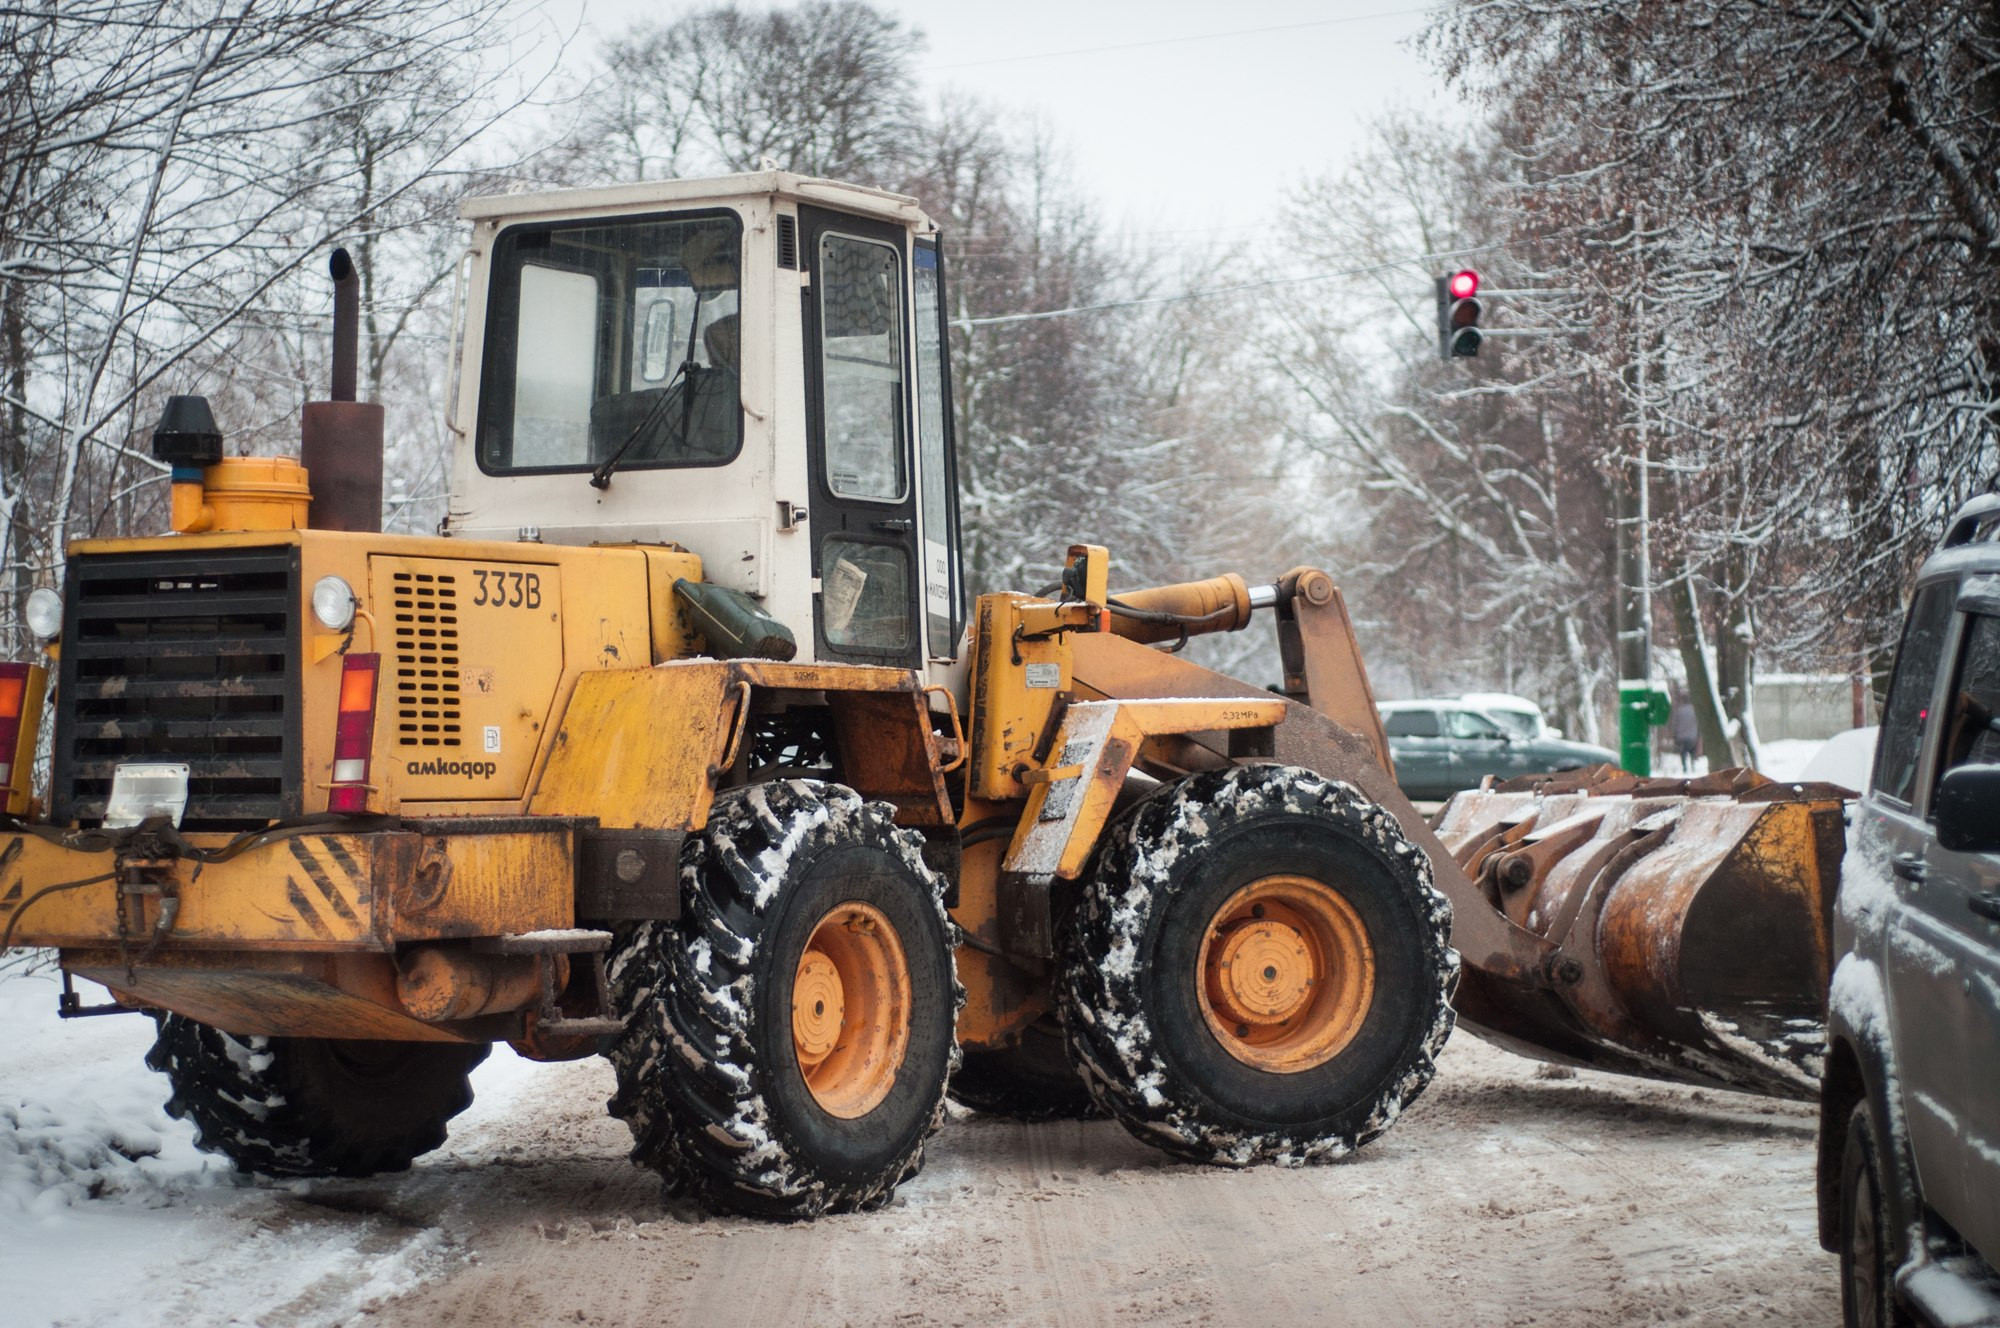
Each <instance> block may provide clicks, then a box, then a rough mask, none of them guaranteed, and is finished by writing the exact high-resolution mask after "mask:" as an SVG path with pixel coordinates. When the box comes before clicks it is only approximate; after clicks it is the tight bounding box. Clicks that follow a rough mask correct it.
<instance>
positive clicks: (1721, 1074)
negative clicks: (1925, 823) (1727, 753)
mask: <svg viewBox="0 0 2000 1328" xmlns="http://www.w3.org/2000/svg"><path fill="white" fill-rule="evenodd" d="M1851 796H1853V795H1852V794H1850V793H1848V791H1847V790H1845V789H1841V788H1838V787H1836V786H1834V785H1830V784H1778V783H1774V782H1772V781H1770V780H1768V779H1765V778H1764V777H1762V776H1760V775H1758V774H1756V773H1754V772H1752V771H1747V770H1730V771H1722V772H1718V773H1717V774H1714V775H1710V776H1704V777H1702V778H1700V779H1683V780H1673V779H1640V778H1637V777H1635V776H1633V775H1630V774H1626V773H1625V772H1623V771H1620V770H1617V769H1615V768H1614V767H1611V766H1600V767H1597V768H1595V769H1592V770H1588V771H1579V772H1570V773H1566V774H1562V775H1546V776H1530V777H1526V778H1523V779H1518V780H1513V781H1509V782H1506V783H1500V784H1493V785H1490V786H1489V787H1486V788H1482V789H1480V790H1479V791H1477V792H1471V793H1461V794H1459V795H1458V796H1457V797H1454V798H1453V799H1452V800H1451V801H1450V802H1449V803H1447V804H1446V805H1445V808H1444V810H1443V811H1442V812H1441V813H1440V814H1439V816H1438V819H1437V822H1436V830H1437V835H1438V838H1439V840H1440V841H1441V842H1442V843H1443V844H1444V846H1445V848H1446V849H1447V851H1449V852H1450V853H1451V855H1452V856H1453V857H1454V858H1455V859H1456V860H1457V863H1458V865H1459V866H1460V867H1461V868H1463V869H1464V871H1465V874H1466V876H1467V877H1468V878H1469V879H1470V881H1471V882H1472V884H1473V887H1474V888H1475V889H1476V891H1477V892H1478V893H1479V894H1480V895H1481V896H1483V897H1484V901H1485V904H1486V905H1487V906H1488V907H1490V908H1492V909H1494V910H1497V911H1499V912H1501V913H1503V914H1505V915H1506V917H1507V918H1508V919H1509V920H1510V921H1511V922H1513V923H1514V924H1515V925H1517V926H1519V927H1522V928H1524V929H1526V930H1528V931H1530V932H1532V933H1534V934H1536V935H1537V936H1540V937H1542V938H1543V939H1545V940H1546V941H1548V942H1550V943H1552V944H1553V946H1554V947H1555V949H1554V953H1553V954H1552V956H1551V957H1550V958H1549V960H1547V961H1546V962H1545V964H1544V966H1543V972H1542V973H1541V974H1539V975H1537V977H1536V980H1533V981H1524V980H1522V979H1521V978H1520V977H1519V976H1518V975H1516V976H1506V975H1500V974H1496V973H1494V972H1492V971H1489V970H1484V969H1481V968H1480V967H1479V966H1477V965H1468V967H1467V970H1466V973H1465V976H1464V979H1463V981H1462V982H1461V985H1460V989H1459V999H1458V1006H1459V1013H1460V1018H1461V1022H1463V1023H1465V1024H1467V1025H1469V1026H1472V1027H1473V1028H1474V1029H1475V1031H1478V1032H1480V1033H1482V1034H1483V1035H1485V1036H1487V1037H1488V1038H1489V1039H1490V1040H1492V1041H1495V1042H1499V1043H1501V1044H1502V1045H1506V1046H1509V1047H1512V1048H1514V1049H1516V1050H1522V1051H1525V1052H1526V1053H1527V1054H1529V1055H1535V1056H1539V1057H1541V1058H1543V1059H1550V1058H1554V1059H1558V1060H1563V1061H1570V1062H1574V1063H1578V1064H1584V1065H1592V1066H1596V1067H1599V1068H1602V1069H1609V1070H1617V1071H1622V1072H1625V1073H1630V1074H1640V1075H1646V1076H1648V1077H1652V1078H1665V1079H1675V1080H1681V1081H1685V1082H1691V1083H1704V1084H1713V1085H1717V1086H1721V1087H1726V1088H1734V1089H1741V1090H1745V1091H1749V1092H1758V1093H1768V1094H1772V1095H1775V1096H1783V1097H1801V1098H1809V1097H1812V1096H1813V1095H1815V1094H1816V1093H1817V1092H1818V1088H1819V1075H1820V1068H1821V1066H1820V1058H1821V1049H1822V1047H1823V1045H1824V1042H1825V1018H1826V991H1827V978H1828V954H1829V952H1830V949H1831V943H1832V908H1833V898H1834V892H1835V889H1836V888H1837V886H1838V883H1839V879H1840V859H1841V854H1842V851H1843V848H1844V844H1845V838H1844V828H1843V816H1844V808H1845V803H1846V800H1847V799H1848V798H1849V797H1851ZM1461 907H1463V905H1462V904H1461Z"/></svg>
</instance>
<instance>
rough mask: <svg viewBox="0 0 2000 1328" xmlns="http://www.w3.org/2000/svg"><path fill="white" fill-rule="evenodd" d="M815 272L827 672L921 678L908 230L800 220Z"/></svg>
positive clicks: (810, 286) (812, 413) (809, 387)
mask: <svg viewBox="0 0 2000 1328" xmlns="http://www.w3.org/2000/svg"><path fill="white" fill-rule="evenodd" d="M799 228H800V230H801V231H802V232H804V240H805V245H804V248H805V254H804V255H803V257H804V259H805V263H806V271H807V272H808V273H809V274H810V275H809V280H808V283H807V285H806V288H805V290H804V292H803V293H802V299H803V300H804V302H805V327H806V346H805V351H806V393H807V396H806V410H807V415H808V438H809V442H810V446H809V449H808V450H809V452H810V470H811V473H812V485H813V501H812V521H811V523H810V525H809V527H808V528H809V529H810V530H811V531H812V553H813V558H812V572H813V586H814V595H813V635H814V646H815V652H814V653H815V655H816V656H817V657H818V658H820V659H823V660H833V661H839V662H842V663H856V664H887V665H892V666H895V667H898V668H916V667H917V666H918V664H919V663H920V662H921V659H922V653H923V639H922V638H923V634H922V631H921V626H922V622H921V618H920V616H919V608H920V592H921V589H922V586H923V577H922V575H921V570H922V563H921V561H920V559H919V558H918V536H917V486H916V483H915V480H914V478H913V470H914V467H913V465H912V435H913V430H912V428H911V415H912V410H911V405H912V396H911V390H910V388H911V379H912V374H911V372H910V346H909V327H910V317H909V307H910V304H909V289H908V273H909V254H908V241H907V237H906V235H905V233H904V232H903V230H902V229H901V228H900V227H895V226H887V225H883V224H881V223H879V222H871V221H864V220H862V219H860V218H857V217H849V216H844V215H842V214H840V213H835V212H827V211H823V210H821V209H819V208H811V207H801V208H800V209H799Z"/></svg>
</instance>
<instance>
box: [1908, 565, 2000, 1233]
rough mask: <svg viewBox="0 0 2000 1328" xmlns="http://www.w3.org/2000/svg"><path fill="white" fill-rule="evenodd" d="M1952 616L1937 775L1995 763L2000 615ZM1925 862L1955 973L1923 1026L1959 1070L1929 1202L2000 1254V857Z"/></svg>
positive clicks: (1933, 936)
mask: <svg viewBox="0 0 2000 1328" xmlns="http://www.w3.org/2000/svg"><path fill="white" fill-rule="evenodd" d="M1968 597H1969V596H1968ZM1981 598H1982V601H1984V602H1982V603H1981V604H1980V605H1979V607H1982V608H1983V607H1988V606H1989V605H1990V601H1985V600H1984V597H1981ZM1963 603H1964V601H1963V600H1961V604H1963ZM1959 621H1960V623H1961V624H1962V626H1961V631H1960V633H1959V638H1960V645H1959V650H1958V669H1957V672H1956V673H1955V675H1954V676H1953V678H1952V680H1951V685H1950V686H1949V687H1948V688H1947V689H1946V690H1945V692H1944V702H1943V705H1942V706H1941V707H1940V709H1939V711H1938V713H1937V714H1936V715H1935V716H1934V717H1933V723H1934V724H1935V725H1936V726H1937V728H1938V738H1939V742H1938V749H1939V750H1938V778H1939V779H1943V778H1944V776H1945V775H1946V774H1948V773H1950V772H1951V771H1952V770H1953V769H1955V768H1957V767H1959V766H1962V765H1993V764H2000V732H1995V731H1994V729H1993V727H1992V725H1991V722H1990V721H1991V720H1992V719H1993V717H1994V716H1996V715H2000V616H1996V615H1994V614H1992V613H1985V612H1971V613H1965V614H1961V615H1960V619H1959ZM1935 789H1936V785H1935V784H1933V785H1932V793H1933V796H1934V795H1935ZM1928 801H1930V800H1929V799H1927V802H1928ZM1926 819H1932V818H1930V817H1927V818H1926ZM1923 865H1924V874H1923V885H1924V898H1925V905H1926V916H1925V918H1924V922H1925V923H1926V924H1927V925H1926V932H1927V933H1928V934H1927V940H1928V941H1929V942H1930V943H1932V944H1934V945H1935V946H1936V947H1937V950H1938V952H1939V953H1941V954H1943V955H1946V956H1948V957H1949V958H1950V961H1951V972H1950V973H1949V974H1948V975H1944V976H1942V977H1941V978H1940V979H1937V980H1939V981H1942V982H1944V983H1947V984H1948V983H1949V982H1950V979H1951V978H1953V977H1955V978H1956V979H1957V990H1956V991H1952V990H1950V989H1949V987H1948V986H1947V989H1946V991H1945V992H1944V1000H1943V1001H1941V1002H1940V1004H1944V1003H1947V1002H1948V1003H1949V1004H1950V1005H1951V1006H1952V1007H1953V1014H1954V1016H1955V1017H1954V1018H1953V1019H1952V1020H1951V1022H1950V1024H1949V1025H1948V1026H1946V1027H1935V1028H1930V1029H1928V1030H1926V1031H1927V1032H1928V1035H1929V1036H1930V1037H1932V1038H1934V1039H1936V1040H1938V1041H1940V1042H1942V1043H1945V1044H1946V1046H1945V1055H1946V1056H1947V1057H1948V1058H1949V1059H1950V1061H1951V1063H1952V1065H1953V1067H1954V1069H1955V1071H1956V1075H1955V1078H1954V1079H1953V1081H1952V1082H1951V1083H1950V1085H1949V1086H1948V1090H1947V1089H1939V1090H1934V1091H1937V1092H1938V1095H1939V1096H1941V1097H1942V1096H1944V1095H1945V1092H1946V1091H1949V1092H1950V1093H1951V1094H1952V1096H1950V1097H1947V1098H1946V1100H1945V1104H1944V1105H1945V1108H1946V1109H1947V1110H1948V1111H1950V1113H1951V1114H1952V1115H1953V1116H1955V1117H1956V1118H1957V1120H1958V1130H1959V1150H1958V1162H1957V1167H1956V1168H1955V1170H1957V1171H1958V1172H1959V1176H1958V1180H1959V1185H1958V1187H1956V1188H1955V1189H1954V1190H1952V1191H1951V1192H1949V1194H1948V1195H1947V1196H1940V1197H1936V1198H1933V1199H1932V1201H1931V1203H1932V1207H1934V1208H1936V1209H1937V1210H1938V1211H1939V1212H1940V1213H1941V1214H1943V1216H1944V1217H1945V1219H1946V1220H1947V1221H1949V1222H1950V1223H1951V1224H1952V1226H1953V1227H1954V1228H1955V1229H1956V1230H1957V1231H1958V1233H1959V1234H1960V1235H1961V1236H1964V1237H1965V1238H1966V1239H1967V1240H1969V1241H1971V1242H1972V1244H1973V1246H1974V1247H1975V1248H1977V1249H1978V1250H1979V1251H1980V1252H1981V1253H1983V1254H1985V1255H1987V1256H1988V1257H2000V1198H1996V1196H2000V917H1996V916H1995V914H1996V912H2000V909H1996V908H1995V907H1994V904H1993V901H1994V900H1996V899H2000V853H1961V852H1958V851H1956V850H1953V849H1948V848H1946V847H1944V846H1943V845H1942V844H1940V843H1938V842H1937V837H1936V835H1935V834H1932V835H1931V837H1930V842H1929V845H1928V847H1927V849H1926V851H1925V854H1924V864H1923ZM1924 1183H1925V1185H1926V1186H1928V1185H1929V1183H1930V1176H1929V1175H1925V1176H1924Z"/></svg>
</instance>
